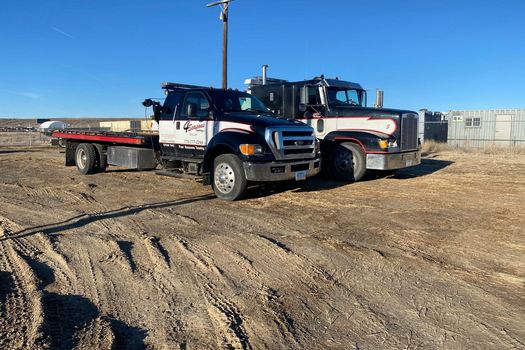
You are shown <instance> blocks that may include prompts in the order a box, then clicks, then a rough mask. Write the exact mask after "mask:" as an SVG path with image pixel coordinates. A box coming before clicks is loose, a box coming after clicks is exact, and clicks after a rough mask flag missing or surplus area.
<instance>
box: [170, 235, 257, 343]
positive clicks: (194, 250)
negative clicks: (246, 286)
mask: <svg viewBox="0 0 525 350" xmlns="http://www.w3.org/2000/svg"><path fill="white" fill-rule="evenodd" d="M174 241H175V243H176V244H177V246H178V248H179V250H180V252H181V253H182V254H183V256H185V257H186V259H187V261H190V262H192V264H193V265H194V266H195V267H197V268H198V270H195V269H192V268H190V269H188V270H189V272H190V273H191V274H193V276H194V280H195V283H196V285H197V286H198V287H199V289H200V290H201V293H202V296H203V297H204V298H205V301H206V304H207V310H206V311H207V312H208V315H209V317H210V320H211V321H212V323H213V325H214V330H215V333H216V341H217V344H216V346H217V347H218V348H227V349H243V350H245V349H252V345H251V343H250V340H249V339H250V337H249V335H248V332H247V331H246V329H245V326H244V319H243V315H242V313H241V311H240V310H239V308H238V307H237V305H236V304H235V303H234V302H232V301H231V300H229V299H228V298H227V297H225V296H224V294H223V293H222V292H221V291H223V290H229V289H230V286H229V285H228V283H227V282H226V280H225V279H224V278H223V274H224V272H223V270H222V269H221V268H220V267H218V266H217V264H216V263H215V262H214V259H213V258H212V256H211V254H210V252H209V251H208V250H207V249H205V248H203V247H200V246H198V245H197V244H194V243H190V242H189V241H188V240H186V239H184V238H182V237H178V236H177V237H175V238H174ZM210 274H211V276H210ZM210 277H211V278H210ZM214 280H215V282H214Z"/></svg>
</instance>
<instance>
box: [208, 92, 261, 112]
mask: <svg viewBox="0 0 525 350" xmlns="http://www.w3.org/2000/svg"><path fill="white" fill-rule="evenodd" d="M210 95H211V97H212V98H213V102H214V103H215V107H217V108H218V109H219V110H220V111H222V112H256V113H268V112H269V109H268V108H266V106H265V105H264V103H262V102H261V101H259V99H257V97H255V96H252V95H250V94H247V93H244V92H239V91H223V90H213V91H210Z"/></svg>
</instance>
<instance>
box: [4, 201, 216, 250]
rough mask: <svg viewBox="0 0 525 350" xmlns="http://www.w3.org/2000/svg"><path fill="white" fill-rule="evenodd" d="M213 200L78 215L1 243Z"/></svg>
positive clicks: (26, 231)
mask: <svg viewBox="0 0 525 350" xmlns="http://www.w3.org/2000/svg"><path fill="white" fill-rule="evenodd" d="M213 198H215V196H213V195H211V194H206V195H202V196H197V197H191V198H185V199H178V200H173V201H167V202H158V203H150V204H143V205H137V206H132V207H129V206H127V207H123V208H120V209H116V210H110V211H107V212H102V213H97V214H82V215H77V216H74V217H72V218H70V219H67V220H64V221H60V222H56V223H52V224H48V225H40V226H35V227H30V228H27V229H24V230H22V231H19V232H16V233H14V234H13V235H10V236H8V237H3V238H0V242H1V241H5V240H8V239H13V238H22V237H27V236H31V235H34V234H36V233H38V232H42V233H43V234H45V235H56V234H59V233H60V232H62V231H67V230H71V229H75V228H79V227H83V226H86V225H88V224H91V223H93V222H96V221H100V220H105V219H113V218H118V217H123V216H128V215H134V214H138V213H140V212H142V211H144V210H146V209H158V208H168V207H174V206H177V205H184V204H190V203H193V202H198V201H202V200H208V199H213Z"/></svg>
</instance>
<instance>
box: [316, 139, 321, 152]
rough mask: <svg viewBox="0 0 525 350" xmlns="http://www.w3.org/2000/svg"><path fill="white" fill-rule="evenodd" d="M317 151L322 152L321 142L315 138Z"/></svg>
mask: <svg viewBox="0 0 525 350" xmlns="http://www.w3.org/2000/svg"><path fill="white" fill-rule="evenodd" d="M315 153H321V142H320V141H319V140H318V139H315Z"/></svg>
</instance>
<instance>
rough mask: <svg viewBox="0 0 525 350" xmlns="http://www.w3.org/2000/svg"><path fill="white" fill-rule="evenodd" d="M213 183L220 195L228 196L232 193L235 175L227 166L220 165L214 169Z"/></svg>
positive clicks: (224, 164) (225, 164)
mask: <svg viewBox="0 0 525 350" xmlns="http://www.w3.org/2000/svg"><path fill="white" fill-rule="evenodd" d="M214 183H215V187H216V188H217V189H218V190H219V191H220V192H221V193H224V194H228V193H230V192H231V191H233V187H234V186H235V173H234V172H233V169H232V167H231V166H230V165H229V164H227V163H220V164H218V165H217V166H216V167H215V174H214Z"/></svg>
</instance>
